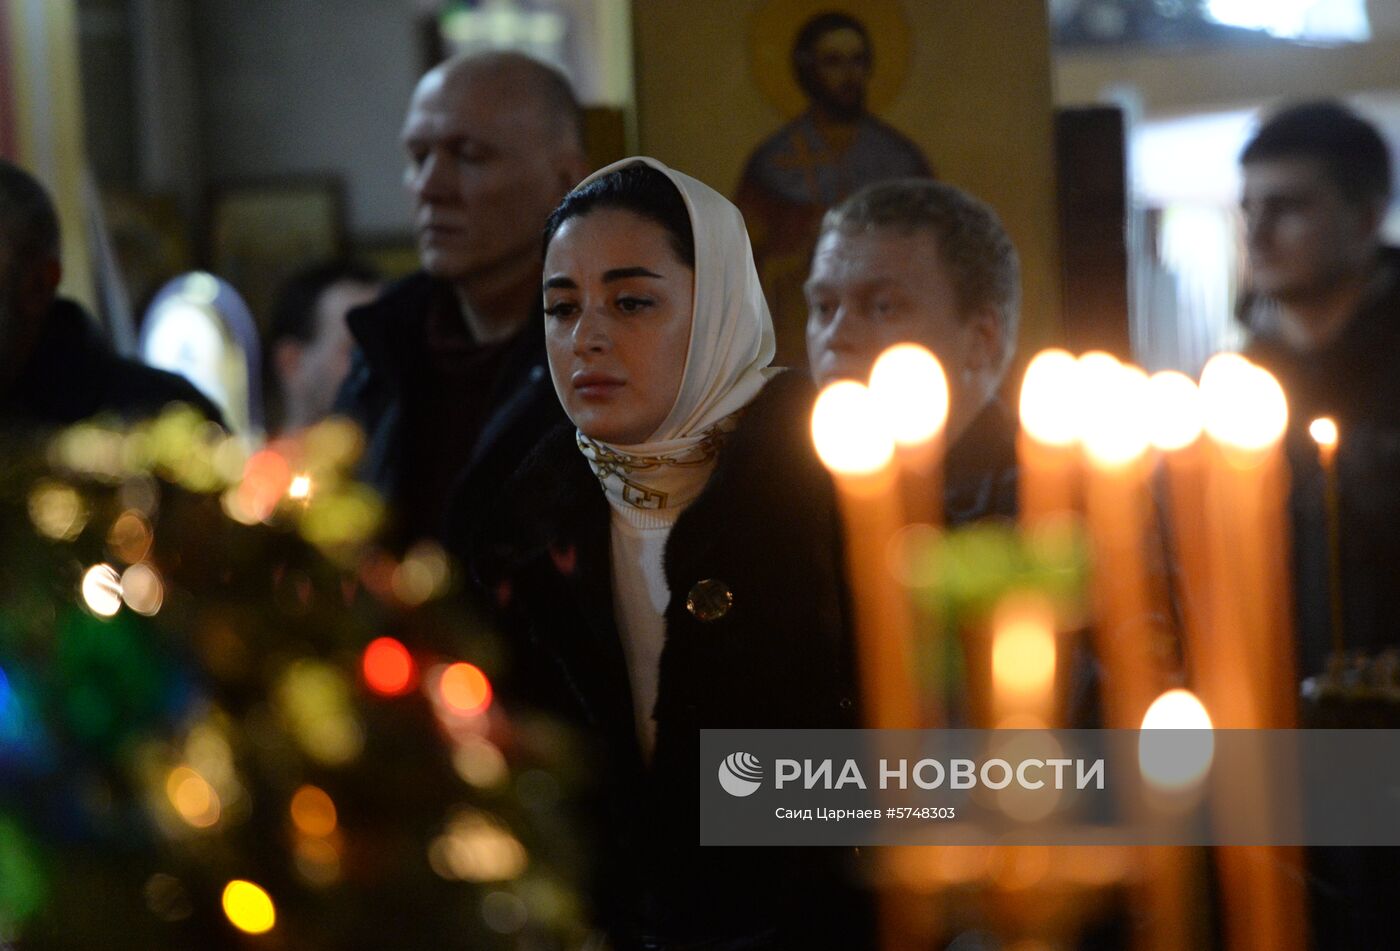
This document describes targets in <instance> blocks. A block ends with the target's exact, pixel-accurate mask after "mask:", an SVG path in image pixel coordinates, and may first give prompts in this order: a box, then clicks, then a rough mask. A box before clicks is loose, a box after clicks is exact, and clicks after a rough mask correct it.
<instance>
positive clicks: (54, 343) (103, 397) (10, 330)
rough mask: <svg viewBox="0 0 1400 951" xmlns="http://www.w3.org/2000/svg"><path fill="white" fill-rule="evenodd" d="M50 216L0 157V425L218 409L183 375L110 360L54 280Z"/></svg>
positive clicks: (36, 190)
mask: <svg viewBox="0 0 1400 951" xmlns="http://www.w3.org/2000/svg"><path fill="white" fill-rule="evenodd" d="M59 248H60V244H59V225H58V214H57V212H56V211H55V210H54V205H53V201H52V199H51V198H50V197H49V195H48V193H47V192H46V191H45V190H44V187H43V186H42V185H41V184H39V182H38V180H37V179H35V178H34V176H32V175H30V174H29V173H28V172H26V171H24V170H23V169H21V168H20V167H19V166H17V165H14V164H12V163H10V162H7V161H4V160H3V159H0V420H3V421H4V423H5V424H6V425H7V426H20V427H25V428H35V427H37V428H47V427H56V426H63V425H67V424H69V423H75V422H78V421H79V420H83V419H87V418H88V417H90V416H96V415H99V414H112V415H114V416H117V417H120V418H122V419H124V420H128V421H129V420H133V419H138V418H141V417H145V416H153V415H155V414H156V413H158V412H160V410H161V409H163V408H164V407H165V406H166V404H168V403H175V402H180V403H187V404H189V405H191V406H193V407H195V408H196V409H198V410H199V411H200V412H201V413H203V414H204V415H205V416H206V417H208V418H209V419H211V420H215V421H216V422H222V420H221V419H220V416H219V411H218V410H217V409H215V408H214V405H213V404H212V403H210V402H209V400H207V399H206V398H205V397H204V396H203V395H202V394H201V393H200V392H199V391H198V390H196V389H195V388H194V387H193V386H191V385H190V383H189V382H187V381H186V380H185V379H184V378H183V377H180V376H177V375H175V374H173V373H167V372H165V371H163V370H157V369H154V368H152V367H148V366H146V365H145V364H142V363H138V362H137V361H135V360H128V359H126V358H125V357H121V356H119V355H118V354H117V353H116V352H115V351H114V350H113V349H112V348H111V346H110V345H109V344H108V343H107V341H106V340H104V339H103V338H102V335H101V333H100V332H99V330H98V327H97V323H96V321H95V320H93V319H92V317H90V316H89V315H88V314H87V313H85V312H84V311H83V309H82V307H81V306H79V305H78V304H77V303H76V302H74V301H71V300H68V299H67V298H64V297H60V296H59V295H58V285H59V282H60V280H62V277H63V262H62V258H61V256H60V251H59Z"/></svg>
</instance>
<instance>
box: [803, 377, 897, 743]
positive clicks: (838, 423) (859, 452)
mask: <svg viewBox="0 0 1400 951" xmlns="http://www.w3.org/2000/svg"><path fill="white" fill-rule="evenodd" d="M812 441H813V443H814V444H815V446H816V450H817V455H818V456H819V457H820V458H821V460H822V463H823V464H824V465H825V466H826V468H827V469H828V470H829V471H830V472H831V474H832V476H833V478H834V480H835V482H836V489H837V493H838V495H839V498H840V505H841V512H842V521H843V523H844V526H845V543H846V570H847V579H848V581H849V583H850V591H851V601H852V609H853V611H854V614H855V618H854V621H855V640H856V652H857V664H858V666H859V674H860V682H861V687H862V691H863V694H864V696H863V698H862V700H863V704H864V709H865V712H866V725H867V726H869V727H871V728H876V729H915V728H917V727H918V726H919V725H920V724H919V716H918V710H919V700H918V691H917V689H916V686H915V682H914V673H913V671H914V664H913V660H914V655H913V639H914V623H913V615H912V612H911V610H910V608H909V601H908V598H907V597H906V595H905V592H904V590H903V589H902V588H901V586H900V584H899V581H898V579H896V578H895V576H894V573H893V572H892V571H891V566H890V559H889V546H890V541H891V539H892V538H893V537H894V534H895V532H897V531H898V530H899V529H900V527H901V526H902V520H901V518H900V511H899V503H898V499H897V496H896V485H897V480H896V475H895V467H894V452H895V446H894V437H893V435H892V434H891V432H890V431H889V429H888V427H887V425H885V423H884V422H883V421H882V418H881V416H880V414H879V412H878V404H877V403H876V401H875V400H874V398H873V397H872V396H871V394H870V390H869V389H868V388H866V387H865V386H863V385H861V384H860V383H856V382H853V381H850V380H842V381H840V382H837V383H833V384H831V385H830V386H828V387H827V388H826V389H824V390H822V392H821V395H819V396H818V397H817V402H816V405H815V406H813V407H812Z"/></svg>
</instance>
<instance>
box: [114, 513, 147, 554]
mask: <svg viewBox="0 0 1400 951" xmlns="http://www.w3.org/2000/svg"><path fill="white" fill-rule="evenodd" d="M154 540H155V539H154V536H153V535H152V533H151V524H150V522H148V521H146V517H145V516H144V515H142V514H141V513H140V512H134V511H127V512H123V513H122V514H121V515H119V516H117V520H116V521H115V522H113V523H112V528H111V530H110V531H109V532H108V533H107V547H108V548H110V549H111V550H112V554H113V555H115V556H116V557H117V558H118V559H119V560H121V561H124V562H126V563H127V564H128V565H134V564H136V562H138V561H141V560H142V559H143V558H145V557H146V556H147V555H148V554H150V551H151V543H152V542H153V541H154Z"/></svg>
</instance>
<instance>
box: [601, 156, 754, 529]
mask: <svg viewBox="0 0 1400 951" xmlns="http://www.w3.org/2000/svg"><path fill="white" fill-rule="evenodd" d="M635 164H643V165H649V166H651V167H652V168H654V169H656V170H658V171H660V172H662V173H663V174H664V175H665V176H666V177H667V178H669V179H670V180H671V182H672V183H673V184H675V186H676V188H677V189H678V190H679V191H680V193H681V197H682V198H684V199H685V207H686V210H687V211H688V212H690V226H691V230H692V231H693V232H694V237H695V298H694V300H693V301H692V302H691V304H692V307H691V313H692V314H693V315H694V317H693V322H692V324H691V328H690V344H689V348H688V350H687V352H686V358H685V370H684V372H683V373H682V375H681V385H680V389H679V391H678V392H677V393H676V401H675V403H674V404H672V406H671V411H670V413H668V414H667V416H666V418H665V420H663V421H662V423H661V425H660V426H659V427H657V429H656V431H655V432H654V433H652V434H651V436H650V437H649V438H648V439H647V441H646V442H644V443H639V444H637V445H630V446H618V445H612V444H609V443H603V442H599V441H598V440H596V439H590V438H589V437H587V436H585V435H584V434H583V433H582V432H580V433H579V434H578V443H579V448H580V449H581V450H582V451H583V454H584V456H586V457H587V458H588V461H589V464H590V465H591V466H592V467H593V471H594V473H595V474H596V475H597V476H598V479H599V480H600V481H601V482H602V483H603V488H604V490H605V491H606V492H607V495H608V500H609V501H610V502H611V503H612V504H613V506H614V507H617V508H631V509H667V508H676V507H683V506H684V505H686V504H688V503H689V502H690V501H691V500H692V499H694V498H695V497H696V496H697V495H699V494H700V490H701V489H703V488H704V486H705V482H706V480H707V479H708V478H709V475H710V472H711V471H712V469H713V467H714V461H715V456H716V454H717V452H718V448H719V444H720V442H721V441H722V439H723V435H724V434H725V433H726V432H728V431H729V430H731V429H733V427H734V424H735V414H736V413H737V412H738V411H739V410H741V409H743V408H744V407H745V406H747V405H748V403H749V401H750V400H752V399H753V398H754V397H755V396H757V395H758V391H759V390H761V389H762V388H763V384H764V383H766V382H767V381H768V378H769V377H770V376H772V375H773V373H775V372H776V370H774V369H772V368H770V367H769V366H768V364H769V363H771V362H772V360H773V353H774V349H775V341H774V336H773V319H772V318H771V317H770V316H769V314H768V304H767V302H766V301H765V300H764V298H763V289H762V288H761V287H760V286H759V283H758V271H757V270H756V269H755V267H754V263H753V250H752V248H751V247H750V245H749V233H748V231H747V230H746V229H745V227H744V218H743V215H741V214H740V213H739V209H738V208H735V207H734V205H733V204H732V203H731V202H730V201H729V200H728V199H727V198H725V197H724V196H723V195H721V194H720V193H719V192H717V191H715V190H714V189H713V188H711V187H710V186H708V185H706V184H705V183H704V182H701V181H698V180H696V179H694V178H691V177H690V176H689V175H686V174H684V173H682V172H677V171H676V170H674V169H671V168H668V167H666V166H665V165H663V164H662V163H661V162H658V161H657V160H656V159H654V158H648V157H645V156H638V157H635V158H627V159H623V160H622V161H620V162H614V163H613V164H612V165H609V166H607V167H606V168H601V169H599V170H598V171H596V172H594V173H593V174H592V175H590V176H588V177H587V178H585V179H584V180H583V181H582V182H580V183H579V185H578V186H577V187H578V188H583V187H584V186H586V185H588V184H589V183H591V182H593V181H595V180H597V179H599V178H602V177H603V176H605V175H608V174H609V173H611V172H615V171H617V170H618V169H620V168H625V167H627V166H629V165H635Z"/></svg>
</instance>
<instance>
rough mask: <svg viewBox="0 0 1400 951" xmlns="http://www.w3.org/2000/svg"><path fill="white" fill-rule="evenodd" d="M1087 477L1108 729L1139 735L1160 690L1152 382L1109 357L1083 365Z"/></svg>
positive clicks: (1094, 357) (1088, 358)
mask: <svg viewBox="0 0 1400 951" xmlns="http://www.w3.org/2000/svg"><path fill="white" fill-rule="evenodd" d="M1080 372H1081V381H1080V386H1081V393H1082V396H1083V410H1082V412H1083V424H1082V435H1081V439H1082V442H1083V445H1084V454H1085V458H1086V459H1087V461H1088V470H1087V472H1086V479H1085V507H1086V513H1087V516H1088V525H1089V535H1090V538H1091V539H1092V541H1093V546H1094V563H1095V565H1096V566H1097V568H1096V570H1095V571H1094V590H1093V593H1094V606H1095V619H1094V624H1093V633H1094V639H1095V646H1096V649H1097V652H1098V655H1099V658H1100V660H1101V661H1102V663H1103V665H1104V673H1105V677H1106V680H1107V688H1108V689H1107V690H1106V691H1105V692H1104V706H1105V712H1106V714H1107V719H1108V725H1109V726H1110V727H1113V728H1117V729H1133V728H1135V727H1137V726H1138V725H1139V724H1140V723H1141V722H1142V717H1143V714H1144V713H1145V712H1146V711H1147V707H1148V705H1149V704H1150V703H1151V702H1152V700H1153V698H1154V697H1156V696H1157V694H1158V692H1159V690H1160V683H1159V679H1160V677H1159V672H1158V671H1157V670H1156V669H1155V668H1154V664H1153V653H1154V651H1153V646H1154V645H1153V640H1152V639H1153V637H1154V636H1156V635H1157V632H1156V630H1155V629H1154V628H1153V626H1152V625H1151V623H1150V620H1151V618H1152V617H1153V616H1154V614H1155V612H1154V607H1155V605H1154V603H1153V600H1154V599H1153V597H1152V593H1151V587H1150V584H1149V579H1148V573H1147V562H1146V548H1147V539H1148V538H1149V537H1152V533H1151V532H1149V524H1150V521H1151V517H1152V512H1151V506H1150V504H1149V496H1148V492H1147V474H1148V468H1147V448H1148V442H1147V431H1146V428H1145V427H1144V426H1143V424H1142V423H1143V419H1144V417H1145V416H1146V406H1147V391H1148V383H1147V375H1146V374H1145V373H1143V372H1142V370H1140V369H1138V368H1137V367H1133V366H1125V365H1124V364H1122V363H1120V362H1118V360H1116V359H1114V358H1113V357H1111V356H1109V355H1108V354H1106V353H1088V354H1085V355H1084V356H1083V357H1081V358H1080Z"/></svg>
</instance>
